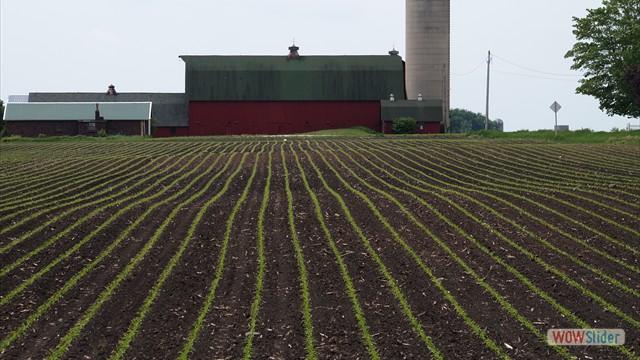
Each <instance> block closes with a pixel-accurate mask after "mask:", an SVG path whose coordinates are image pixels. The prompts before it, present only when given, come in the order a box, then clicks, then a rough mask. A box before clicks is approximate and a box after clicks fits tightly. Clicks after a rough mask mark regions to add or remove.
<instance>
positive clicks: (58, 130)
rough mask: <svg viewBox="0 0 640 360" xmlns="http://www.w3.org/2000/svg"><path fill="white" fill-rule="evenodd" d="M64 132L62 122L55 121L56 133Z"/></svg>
mask: <svg viewBox="0 0 640 360" xmlns="http://www.w3.org/2000/svg"><path fill="white" fill-rule="evenodd" d="M63 130H64V124H63V123H62V121H56V132H62V131H63Z"/></svg>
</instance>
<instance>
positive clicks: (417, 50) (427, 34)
mask: <svg viewBox="0 0 640 360" xmlns="http://www.w3.org/2000/svg"><path fill="white" fill-rule="evenodd" d="M450 12H451V1H450V0H407V4H406V59H405V60H406V88H407V98H408V99H409V100H416V99H417V98H418V94H422V97H423V98H424V99H429V100H440V101H442V104H443V112H442V113H443V123H444V125H445V128H446V129H448V128H449V125H448V122H449V121H448V117H449V111H448V110H449V71H450V69H449V68H450V37H451V35H450V34H451V31H450V24H451V21H450V19H451V16H450Z"/></svg>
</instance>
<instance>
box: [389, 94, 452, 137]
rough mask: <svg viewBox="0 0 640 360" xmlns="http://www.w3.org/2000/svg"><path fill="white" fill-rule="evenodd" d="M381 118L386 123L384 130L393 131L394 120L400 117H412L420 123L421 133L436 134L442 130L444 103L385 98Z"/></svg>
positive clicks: (419, 131) (419, 130)
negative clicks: (441, 120)
mask: <svg viewBox="0 0 640 360" xmlns="http://www.w3.org/2000/svg"><path fill="white" fill-rule="evenodd" d="M381 103H382V106H381V118H382V122H383V124H384V129H383V132H384V133H387V134H391V133H392V132H393V128H392V126H393V120H394V119H397V118H400V117H410V118H413V119H415V120H416V122H417V123H418V129H417V132H418V133H419V134H434V133H439V132H440V119H442V104H441V102H440V101H439V100H420V101H407V100H394V101H390V100H383V101H382V102H381Z"/></svg>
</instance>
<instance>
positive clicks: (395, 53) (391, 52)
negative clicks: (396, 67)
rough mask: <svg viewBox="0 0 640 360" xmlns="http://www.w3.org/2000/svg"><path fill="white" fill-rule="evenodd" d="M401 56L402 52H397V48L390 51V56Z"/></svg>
mask: <svg viewBox="0 0 640 360" xmlns="http://www.w3.org/2000/svg"><path fill="white" fill-rule="evenodd" d="M399 54H400V51H398V50H396V47H395V46H394V47H393V50H391V51H389V55H391V56H398V55H399Z"/></svg>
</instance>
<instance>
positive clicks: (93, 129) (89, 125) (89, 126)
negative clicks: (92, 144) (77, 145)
mask: <svg viewBox="0 0 640 360" xmlns="http://www.w3.org/2000/svg"><path fill="white" fill-rule="evenodd" d="M87 131H88V132H96V123H94V122H89V123H87Z"/></svg>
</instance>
